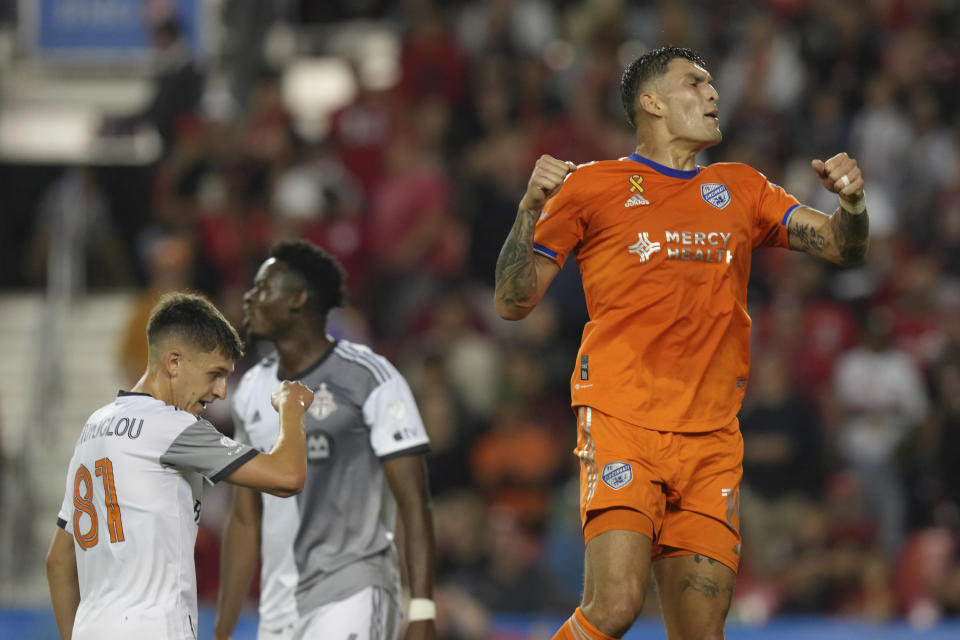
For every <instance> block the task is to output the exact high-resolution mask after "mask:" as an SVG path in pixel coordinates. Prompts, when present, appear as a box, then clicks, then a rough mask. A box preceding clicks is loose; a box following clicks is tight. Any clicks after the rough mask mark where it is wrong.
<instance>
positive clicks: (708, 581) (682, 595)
mask: <svg viewBox="0 0 960 640" xmlns="http://www.w3.org/2000/svg"><path fill="white" fill-rule="evenodd" d="M653 575H654V578H655V579H656V583H657V594H658V595H659V597H660V608H661V611H662V612H663V620H664V624H665V626H666V629H667V637H668V638H669V640H687V639H694V638H695V639H697V640H713V639H717V640H719V639H721V638H723V626H724V621H725V620H726V618H727V612H728V611H729V610H730V603H731V601H732V599H733V589H734V586H735V585H736V582H737V574H736V573H734V572H733V570H732V569H731V568H730V567H728V566H726V565H725V564H723V563H722V562H719V561H717V560H714V559H712V558H708V557H707V556H705V555H701V554H690V555H680V556H671V557H667V558H661V559H659V560H656V561H655V562H654V563H653Z"/></svg>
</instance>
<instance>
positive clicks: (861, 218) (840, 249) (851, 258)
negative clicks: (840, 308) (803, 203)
mask: <svg viewBox="0 0 960 640" xmlns="http://www.w3.org/2000/svg"><path fill="white" fill-rule="evenodd" d="M787 231H788V233H789V236H790V248H791V249H793V250H795V251H806V252H807V253H809V254H810V255H812V256H817V257H818V258H823V259H824V260H829V261H830V262H834V263H836V264H839V265H844V266H849V265H854V264H860V263H862V262H863V259H864V257H865V256H866V255H867V247H868V245H869V244H870V238H869V235H868V232H869V231H870V220H869V218H867V212H866V211H864V212H863V213H858V214H854V213H850V212H849V211H846V210H845V209H843V208H842V207H837V210H836V211H835V212H834V213H833V215H832V216H828V215H827V214H825V213H822V212H820V211H817V210H816V209H810V208H809V207H797V209H796V210H795V211H794V212H793V214H791V216H790V221H789V223H788V224H787Z"/></svg>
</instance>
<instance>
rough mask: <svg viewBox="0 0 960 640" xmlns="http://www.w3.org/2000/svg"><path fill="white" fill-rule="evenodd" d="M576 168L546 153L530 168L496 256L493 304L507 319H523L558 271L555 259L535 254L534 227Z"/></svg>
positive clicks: (570, 163)
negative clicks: (564, 181)
mask: <svg viewBox="0 0 960 640" xmlns="http://www.w3.org/2000/svg"><path fill="white" fill-rule="evenodd" d="M576 169H577V166H576V165H575V164H573V163H572V162H565V161H563V160H558V159H556V158H554V157H552V156H548V155H543V156H540V159H539V160H537V163H536V165H535V166H534V168H533V174H532V175H531V176H530V182H529V183H527V191H526V193H525V194H524V196H523V199H522V200H521V201H520V208H519V210H518V211H517V219H516V221H515V222H514V223H513V228H512V229H511V230H510V234H509V235H508V236H507V239H506V241H505V242H504V243H503V248H502V249H500V256H499V257H498V258H497V270H496V290H495V292H494V297H493V304H494V306H495V307H496V309H497V313H499V314H500V315H501V317H503V318H505V319H507V320H520V319H522V318H525V317H526V316H527V315H528V314H529V313H530V312H531V311H532V310H533V308H534V307H535V306H537V303H538V302H540V299H541V298H543V294H544V293H545V292H546V290H547V287H549V286H550V283H551V282H552V281H553V278H554V277H555V276H556V275H557V272H559V271H560V267H559V266H558V265H557V263H556V262H554V261H553V260H551V259H549V258H546V257H544V256H540V255H537V254H535V253H534V251H533V230H534V227H535V226H536V224H537V218H539V217H540V211H541V210H542V209H543V205H544V203H546V201H547V200H548V199H549V198H550V197H551V196H553V195H554V194H555V193H556V192H557V191H559V190H560V187H561V186H562V185H563V180H564V178H566V177H567V174H568V173H570V172H572V171H576Z"/></svg>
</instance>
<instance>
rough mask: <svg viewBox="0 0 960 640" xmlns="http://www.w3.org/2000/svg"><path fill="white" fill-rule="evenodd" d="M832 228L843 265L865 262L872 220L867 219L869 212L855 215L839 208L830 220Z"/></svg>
mask: <svg viewBox="0 0 960 640" xmlns="http://www.w3.org/2000/svg"><path fill="white" fill-rule="evenodd" d="M830 226H831V227H832V228H833V234H834V237H835V238H836V241H837V246H838V247H839V249H840V259H841V260H842V261H843V264H859V263H861V262H863V259H864V258H865V257H866V255H867V246H868V245H869V241H870V218H868V217H867V212H866V211H864V212H863V213H859V214H854V213H850V212H849V211H847V210H845V209H844V208H843V207H839V208H837V210H836V212H835V213H834V214H833V217H832V218H830Z"/></svg>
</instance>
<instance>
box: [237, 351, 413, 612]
mask: <svg viewBox="0 0 960 640" xmlns="http://www.w3.org/2000/svg"><path fill="white" fill-rule="evenodd" d="M296 379H297V380H299V381H300V382H301V383H303V384H304V385H306V386H308V387H310V388H311V389H312V390H313V391H314V399H313V404H312V405H311V406H310V408H309V409H308V410H307V413H306V415H305V416H304V423H305V425H306V434H307V480H306V484H305V486H304V489H303V491H302V492H301V493H300V494H298V495H297V496H296V497H295V498H277V497H275V496H271V495H266V494H263V495H262V500H263V515H262V524H261V545H262V548H261V558H262V568H261V579H260V622H261V625H263V626H264V627H266V628H280V627H283V626H284V625H286V624H289V623H291V622H293V621H295V620H296V619H297V618H298V617H299V616H300V615H303V614H305V613H306V612H308V611H311V610H313V609H315V608H316V607H319V606H320V605H322V604H324V603H327V602H332V601H335V600H339V599H342V598H345V597H347V596H349V595H351V594H353V593H356V592H358V591H360V590H361V589H364V588H366V587H369V586H380V587H383V588H385V589H387V590H388V592H389V593H391V594H392V595H393V596H394V597H395V598H397V599H399V569H398V564H397V558H396V549H395V547H394V545H393V532H394V528H395V525H396V511H397V504H396V501H395V500H394V497H393V493H392V491H391V490H390V487H389V485H388V483H387V479H386V476H385V474H384V470H383V461H384V460H385V459H389V458H391V457H397V456H402V455H412V454H416V453H423V452H426V451H427V450H428V449H429V440H428V438H427V433H426V430H425V429H424V427H423V421H422V420H421V418H420V412H419V411H418V410H417V406H416V403H415V402H414V399H413V394H412V393H411V392H410V387H409V386H408V385H407V382H406V381H405V380H404V379H403V376H401V375H400V373H399V372H398V371H397V370H396V369H395V368H394V367H393V365H392V364H390V362H389V361H387V360H386V359H385V358H383V357H382V356H379V355H377V354H375V353H373V352H372V351H371V350H370V349H368V348H367V347H364V346H362V345H357V344H353V343H351V342H347V341H346V340H340V341H338V342H336V343H335V344H334V345H333V347H332V348H331V349H330V350H329V351H328V352H327V353H326V355H324V357H323V358H321V359H320V361H318V362H317V363H316V364H314V365H313V366H312V367H310V369H308V370H307V371H305V372H303V373H301V374H300V375H299V376H297V377H296ZM279 386H280V380H278V378H277V357H276V354H274V355H272V356H269V357H267V358H265V359H264V360H262V361H261V362H260V363H258V364H257V365H255V366H254V367H252V368H251V369H250V370H249V371H247V373H246V374H245V375H244V376H243V380H242V381H241V382H240V386H239V387H238V388H237V391H236V393H235V394H234V395H233V398H234V400H233V409H234V424H235V426H236V438H237V440H239V441H241V442H246V443H249V444H251V445H252V446H254V447H255V448H257V449H259V450H261V451H269V450H270V449H271V448H272V447H273V444H274V442H275V441H276V439H277V435H278V432H279V428H280V427H279V422H278V417H277V412H276V411H275V410H274V409H273V407H271V405H270V394H271V393H273V391H274V390H275V389H277V387H279Z"/></svg>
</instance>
